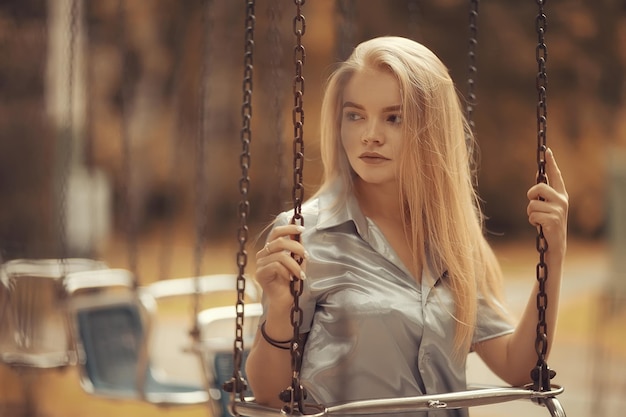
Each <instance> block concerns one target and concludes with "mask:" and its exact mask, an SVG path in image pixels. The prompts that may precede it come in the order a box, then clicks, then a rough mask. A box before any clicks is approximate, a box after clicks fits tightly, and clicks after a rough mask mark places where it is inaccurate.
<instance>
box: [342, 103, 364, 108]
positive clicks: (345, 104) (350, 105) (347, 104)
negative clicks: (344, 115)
mask: <svg viewBox="0 0 626 417" xmlns="http://www.w3.org/2000/svg"><path fill="white" fill-rule="evenodd" d="M341 107H342V108H344V109H345V108H346V107H354V108H355V109H360V110H365V107H363V106H361V105H360V104H356V103H353V102H351V101H346V102H344V103H343V105H342V106H341Z"/></svg>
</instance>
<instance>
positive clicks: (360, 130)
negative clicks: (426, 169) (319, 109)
mask: <svg viewBox="0 0 626 417" xmlns="http://www.w3.org/2000/svg"><path fill="white" fill-rule="evenodd" d="M341 110H342V117H341V143H342V145H343V149H344V151H345V152H346V155H347V157H348V160H349V161H350V165H351V166H352V169H353V170H354V172H355V173H356V174H357V176H358V177H359V178H360V179H361V180H362V181H363V182H364V183H367V184H376V185H382V184H385V183H391V182H395V181H396V180H397V177H396V176H397V166H398V163H399V157H400V152H401V151H402V140H403V133H402V132H403V129H402V123H403V122H402V106H401V96H400V87H399V85H398V81H397V80H396V78H395V77H394V76H393V74H392V73H391V72H388V71H384V70H381V69H371V68H370V69H364V70H361V71H358V72H356V73H354V74H353V75H352V77H351V78H350V80H349V81H348V83H347V84H346V86H345V89H344V92H343V102H342V109H341Z"/></svg>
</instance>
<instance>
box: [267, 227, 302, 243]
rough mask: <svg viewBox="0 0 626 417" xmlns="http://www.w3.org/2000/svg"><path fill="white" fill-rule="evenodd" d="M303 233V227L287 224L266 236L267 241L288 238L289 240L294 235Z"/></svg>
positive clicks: (274, 229)
mask: <svg viewBox="0 0 626 417" xmlns="http://www.w3.org/2000/svg"><path fill="white" fill-rule="evenodd" d="M302 232H304V227H303V226H300V225H296V224H287V225H284V226H276V227H275V228H273V229H272V231H271V232H270V234H269V235H268V236H267V240H268V241H270V240H275V239H278V238H281V237H289V238H291V237H292V236H294V235H299V234H301V233H302Z"/></svg>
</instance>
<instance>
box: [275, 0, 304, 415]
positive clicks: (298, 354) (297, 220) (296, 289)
mask: <svg viewBox="0 0 626 417" xmlns="http://www.w3.org/2000/svg"><path fill="white" fill-rule="evenodd" d="M305 1H306V0H294V4H295V5H296V16H295V17H294V19H293V33H294V35H295V36H296V46H295V47H294V50H293V60H294V64H295V77H294V81H293V96H294V108H293V112H292V119H293V128H294V140H293V190H292V198H293V209H294V213H293V217H292V218H291V224H299V225H300V226H304V218H303V217H302V202H303V200H304V186H303V184H302V183H303V176H302V171H303V167H304V130H303V127H304V108H303V97H304V77H303V73H302V70H303V66H304V61H305V57H306V54H305V49H304V46H303V45H302V36H303V35H304V33H305V31H306V21H305V19H304V15H303V14H302V6H303V5H304V3H305ZM293 238H294V239H295V240H296V241H298V242H299V241H300V235H299V234H297V235H295V236H294V237H293ZM291 256H292V257H293V258H294V259H295V260H296V262H298V264H299V265H301V264H302V261H303V259H302V258H301V257H300V256H297V255H296V254H294V253H292V254H291ZM289 288H290V291H291V295H292V297H293V306H292V308H291V314H290V319H291V325H292V327H293V337H292V339H291V346H290V349H291V370H292V380H291V386H289V387H287V389H285V390H283V391H282V392H281V393H280V394H279V398H280V399H281V401H283V402H285V403H286V405H285V407H284V409H283V411H284V412H285V413H287V414H289V415H291V414H293V411H294V410H295V404H296V403H297V407H298V410H299V411H300V413H302V414H304V399H305V398H306V396H307V394H306V391H305V389H304V387H302V385H301V383H300V368H301V365H302V350H303V347H304V346H303V345H302V343H300V326H301V325H302V315H303V311H302V308H300V304H299V300H300V296H301V295H302V292H303V289H304V285H303V283H302V280H301V279H300V277H298V276H292V280H291V282H290V284H289Z"/></svg>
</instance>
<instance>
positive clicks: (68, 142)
mask: <svg viewBox="0 0 626 417" xmlns="http://www.w3.org/2000/svg"><path fill="white" fill-rule="evenodd" d="M69 7H70V10H69V12H70V14H69V16H70V22H69V23H70V33H69V38H68V44H67V49H68V51H67V54H68V59H67V114H66V120H65V123H66V126H65V129H64V130H65V131H64V132H63V138H62V141H63V143H64V144H65V147H66V148H67V151H66V152H64V154H65V158H64V159H63V161H62V164H61V167H60V171H59V172H60V173H61V187H60V197H59V198H60V202H59V203H60V204H59V208H58V210H59V217H58V219H59V236H60V245H61V247H60V252H61V253H60V258H61V268H62V274H63V276H65V273H66V268H67V259H66V258H67V257H68V242H67V207H68V197H69V186H70V184H69V181H70V176H71V173H72V169H71V168H72V166H73V158H74V152H73V149H74V140H75V135H76V129H75V126H74V77H75V61H76V38H77V32H78V18H79V16H78V2H77V1H76V0H72V1H70V5H69Z"/></svg>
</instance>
